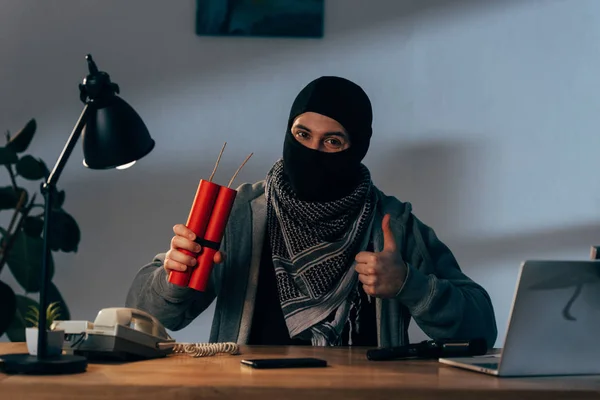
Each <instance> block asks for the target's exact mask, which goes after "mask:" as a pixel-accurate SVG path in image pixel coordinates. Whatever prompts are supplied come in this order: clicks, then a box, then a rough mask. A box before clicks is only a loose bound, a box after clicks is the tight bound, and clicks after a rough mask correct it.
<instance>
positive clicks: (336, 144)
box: [325, 139, 343, 147]
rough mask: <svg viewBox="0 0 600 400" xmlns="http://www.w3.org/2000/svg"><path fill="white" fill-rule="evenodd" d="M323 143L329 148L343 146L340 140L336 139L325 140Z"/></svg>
mask: <svg viewBox="0 0 600 400" xmlns="http://www.w3.org/2000/svg"><path fill="white" fill-rule="evenodd" d="M325 143H327V144H329V145H330V146H333V147H342V144H343V143H342V142H341V141H340V140H338V139H327V140H326V141H325Z"/></svg>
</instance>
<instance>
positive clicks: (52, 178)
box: [37, 103, 92, 359]
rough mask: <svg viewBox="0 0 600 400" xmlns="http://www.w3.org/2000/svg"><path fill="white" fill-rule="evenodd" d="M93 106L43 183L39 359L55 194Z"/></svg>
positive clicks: (43, 336)
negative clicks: (49, 235)
mask: <svg viewBox="0 0 600 400" xmlns="http://www.w3.org/2000/svg"><path fill="white" fill-rule="evenodd" d="M90 107H92V106H90V104H89V103H86V104H85V106H84V108H83V111H82V112H81V115H80V116H79V120H78V121H77V124H75V127H74V128H73V131H72V132H71V135H70V136H69V140H67V143H66V144H65V147H64V148H63V151H62V152H61V153H60V156H59V157H58V160H57V161H56V164H55V165H54V168H53V169H52V172H50V174H49V175H48V178H47V179H46V181H45V182H44V183H42V188H41V192H42V194H43V195H44V200H45V201H44V233H43V248H42V251H43V253H42V282H40V283H41V284H40V309H39V320H38V349H37V350H38V351H37V357H38V359H41V358H45V357H46V356H47V343H48V334H47V332H46V322H47V318H46V310H47V309H48V291H47V290H48V287H49V286H50V268H48V262H49V260H50V256H51V254H50V241H49V238H48V234H49V232H50V226H51V221H50V219H51V214H52V205H53V202H54V195H55V193H56V183H57V182H58V179H59V178H60V174H61V173H62V171H63V169H64V168H65V165H66V164H67V161H68V160H69V157H70V156H71V153H72V152H73V148H75V145H76V144H77V140H78V139H79V137H80V136H81V132H82V131H83V128H84V127H85V124H86V122H87V119H88V117H89V113H90V111H91V108H90Z"/></svg>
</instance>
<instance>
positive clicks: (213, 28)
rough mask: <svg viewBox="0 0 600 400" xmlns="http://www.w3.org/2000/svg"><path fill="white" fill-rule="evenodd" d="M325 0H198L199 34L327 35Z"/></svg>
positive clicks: (197, 28) (197, 30) (303, 36)
mask: <svg viewBox="0 0 600 400" xmlns="http://www.w3.org/2000/svg"><path fill="white" fill-rule="evenodd" d="M324 3H325V0H196V34H197V35H199V36H262V37H297V38H320V37H323V30H324V29H323V25H324V14H325V4H324Z"/></svg>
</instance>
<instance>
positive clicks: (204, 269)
mask: <svg viewBox="0 0 600 400" xmlns="http://www.w3.org/2000/svg"><path fill="white" fill-rule="evenodd" d="M226 145H227V142H225V144H223V147H222V148H221V152H220V153H219V157H218V158H217V163H216V164H215V167H214V169H213V172H212V174H211V175H210V178H209V179H208V181H206V180H204V179H201V180H200V183H199V184H198V189H197V190H196V196H195V197H194V202H193V203H192V208H191V210H190V214H189V216H188V220H187V223H186V226H187V227H188V228H189V229H190V230H191V231H192V232H194V234H196V240H195V241H196V243H198V244H199V245H200V246H201V247H202V249H201V250H200V252H199V253H192V252H190V251H188V250H185V249H180V250H179V251H181V252H182V253H185V254H187V255H189V256H192V257H195V258H196V266H195V267H194V268H187V269H186V270H185V271H171V272H170V274H169V282H171V283H173V284H175V285H179V286H184V287H186V286H187V287H190V288H192V289H194V290H198V291H201V292H203V291H205V290H206V285H207V283H208V280H209V278H210V273H211V271H212V268H213V263H214V261H213V260H214V256H215V254H216V253H217V251H219V247H220V246H221V239H222V238H223V233H224V231H225V226H226V225H227V221H228V220H229V214H230V213H231V208H232V206H233V202H234V200H235V197H236V195H237V191H236V190H234V189H231V184H232V183H233V181H234V179H235V177H236V176H237V175H238V173H239V172H240V171H241V169H242V168H243V167H244V165H245V164H246V162H248V160H249V159H250V157H252V154H253V153H250V155H249V156H248V157H246V159H245V160H244V162H243V163H242V165H240V167H239V168H238V169H237V171H235V174H233V177H232V178H231V180H230V181H229V184H228V185H227V186H221V185H218V184H216V183H214V182H213V181H212V180H213V178H214V176H215V172H217V168H218V166H219V162H220V161H221V156H222V155H223V151H224V150H225V146H226Z"/></svg>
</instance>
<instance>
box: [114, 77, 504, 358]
mask: <svg viewBox="0 0 600 400" xmlns="http://www.w3.org/2000/svg"><path fill="white" fill-rule="evenodd" d="M372 120H373V117H372V109H371V102H370V100H369V98H368V96H367V95H366V93H365V92H364V91H363V90H362V89H361V88H360V87H359V86H358V85H356V84H355V83H353V82H351V81H349V80H347V79H344V78H339V77H331V76H328V77H321V78H318V79H316V80H314V81H312V82H311V83H309V84H308V85H307V86H306V87H305V88H304V89H303V90H302V91H301V92H300V93H299V94H298V96H297V97H296V99H295V101H294V103H293V105H292V107H291V112H290V116H289V120H288V125H287V130H286V133H285V139H284V148H283V158H282V159H281V160H279V161H278V162H276V163H275V165H273V167H272V168H271V170H270V171H269V172H268V174H267V176H266V179H265V180H264V181H261V182H258V183H255V184H244V185H241V186H240V187H239V189H238V195H237V198H236V201H235V204H234V207H233V209H232V212H231V216H230V219H229V222H228V226H227V229H226V232H225V235H224V239H223V242H222V244H221V248H220V252H218V253H217V254H216V255H215V262H216V263H217V264H220V265H216V266H215V267H214V268H213V271H212V273H211V280H210V285H209V288H208V289H207V291H205V292H198V291H195V290H193V289H190V288H183V287H179V286H175V285H173V284H171V283H169V282H168V274H169V271H171V270H175V271H182V270H186V269H187V268H193V267H194V266H195V262H196V261H195V259H194V257H189V256H187V255H185V254H184V253H182V252H181V251H179V249H187V250H190V251H192V252H199V251H201V248H200V246H199V245H198V244H197V243H196V242H194V240H195V236H194V233H193V232H192V231H190V230H189V229H187V228H186V227H185V226H184V225H182V224H178V225H176V226H175V227H174V233H175V236H174V237H173V240H172V241H171V247H170V249H169V250H168V251H167V252H166V253H162V254H158V255H157V256H156V257H155V258H154V260H153V261H152V262H151V263H149V264H148V265H146V266H144V267H143V268H142V269H141V270H140V271H139V272H138V274H137V276H136V277H135V280H134V282H133V284H132V286H131V289H130V291H129V294H128V296H127V301H126V303H127V306H128V307H134V308H138V309H142V310H145V311H147V312H149V313H150V314H152V315H154V316H155V317H157V318H158V319H159V320H160V321H161V322H162V323H163V324H164V325H165V326H166V327H167V328H169V329H172V330H179V329H182V328H183V327H185V326H187V325H188V324H189V323H190V322H191V321H192V320H194V319H195V318H196V317H197V316H198V315H199V314H200V313H202V312H203V311H204V310H205V309H206V308H207V307H208V306H209V305H210V304H211V303H212V302H213V300H214V299H215V298H216V299H217V304H216V310H215V315H214V319H213V323H212V330H211V335H210V341H211V342H226V341H231V342H237V343H240V344H266V345H292V344H299V345H300V344H305V345H313V346H338V345H344V346H345V345H355V346H356V345H361V346H385V347H388V346H400V345H404V344H407V343H408V325H409V322H410V319H411V317H413V318H414V320H415V321H416V323H417V324H418V325H419V326H420V327H421V329H422V330H423V331H424V332H425V333H426V334H427V335H428V336H429V337H431V338H432V339H461V340H464V339H475V338H482V339H485V340H486V341H487V343H488V346H489V347H492V346H493V345H494V343H495V341H496V337H497V328H496V321H495V316H494V310H493V307H492V303H491V300H490V298H489V296H488V294H487V292H486V291H485V290H484V289H483V288H482V287H481V286H480V285H478V284H476V283H475V282H473V281H472V280H471V279H469V278H468V277H467V276H466V275H465V274H463V273H462V272H461V269H460V267H459V265H458V263H457V261H456V259H455V258H454V256H453V254H452V252H451V251H450V250H449V249H448V247H447V246H446V245H444V243H442V242H441V241H440V240H439V239H438V238H437V236H436V234H435V233H434V231H433V230H432V229H431V228H430V227H428V226H427V225H425V224H424V223H423V222H421V221H420V220H419V219H418V218H417V217H416V216H415V215H414V214H413V213H412V210H411V205H410V204H409V203H404V202H401V201H399V200H397V199H396V198H394V197H391V196H387V195H385V194H384V193H382V192H381V191H380V190H378V189H377V188H376V187H375V186H374V185H373V183H372V181H371V176H370V173H369V170H368V169H367V167H366V166H365V165H364V164H362V160H363V158H364V157H365V155H366V153H367V150H368V148H369V143H370V140H371V135H372V128H371V124H372ZM225 255H226V256H225Z"/></svg>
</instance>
